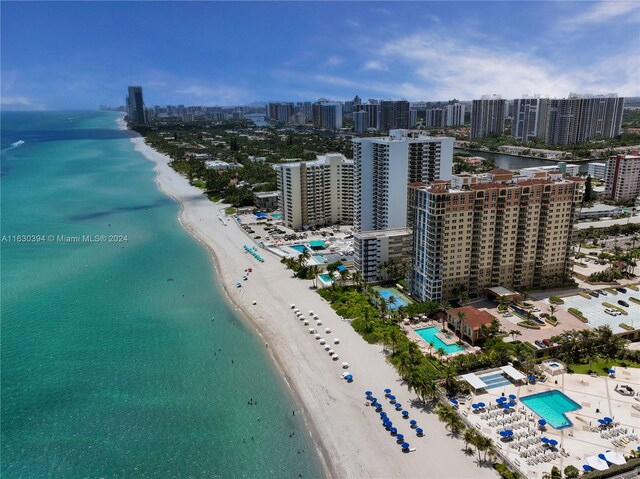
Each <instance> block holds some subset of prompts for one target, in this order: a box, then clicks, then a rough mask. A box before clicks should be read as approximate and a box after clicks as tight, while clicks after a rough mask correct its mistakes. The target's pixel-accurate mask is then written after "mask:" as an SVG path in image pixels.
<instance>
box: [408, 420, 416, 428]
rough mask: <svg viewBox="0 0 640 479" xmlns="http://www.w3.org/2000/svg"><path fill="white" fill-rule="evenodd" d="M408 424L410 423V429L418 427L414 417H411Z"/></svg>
mask: <svg viewBox="0 0 640 479" xmlns="http://www.w3.org/2000/svg"><path fill="white" fill-rule="evenodd" d="M409 424H410V425H411V428H412V429H415V428H416V427H418V421H416V420H415V419H412V420H411V421H409Z"/></svg>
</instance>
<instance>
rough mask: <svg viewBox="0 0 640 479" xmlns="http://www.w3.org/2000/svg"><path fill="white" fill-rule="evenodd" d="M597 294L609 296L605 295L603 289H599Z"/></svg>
mask: <svg viewBox="0 0 640 479" xmlns="http://www.w3.org/2000/svg"><path fill="white" fill-rule="evenodd" d="M598 293H599V294H601V295H602V296H609V293H607V292H606V291H605V290H603V289H599V290H598Z"/></svg>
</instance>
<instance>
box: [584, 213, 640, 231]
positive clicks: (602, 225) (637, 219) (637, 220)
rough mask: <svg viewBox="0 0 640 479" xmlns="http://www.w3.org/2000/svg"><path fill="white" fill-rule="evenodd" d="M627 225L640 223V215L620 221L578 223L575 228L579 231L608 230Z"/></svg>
mask: <svg viewBox="0 0 640 479" xmlns="http://www.w3.org/2000/svg"><path fill="white" fill-rule="evenodd" d="M627 223H640V215H636V216H632V217H630V218H620V219H619V220H606V221H588V222H586V223H576V225H575V227H576V228H577V229H579V230H584V229H588V228H590V227H592V226H593V227H594V228H606V227H607V226H613V225H626V224H627Z"/></svg>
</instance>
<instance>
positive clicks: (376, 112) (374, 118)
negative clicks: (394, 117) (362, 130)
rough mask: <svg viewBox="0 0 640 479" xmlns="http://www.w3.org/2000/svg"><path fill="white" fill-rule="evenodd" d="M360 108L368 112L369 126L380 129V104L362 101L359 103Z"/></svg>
mask: <svg viewBox="0 0 640 479" xmlns="http://www.w3.org/2000/svg"><path fill="white" fill-rule="evenodd" d="M360 109H361V110H364V111H366V112H367V113H368V114H369V126H368V128H373V129H375V130H379V129H380V126H379V125H380V105H378V104H377V103H364V104H363V105H360Z"/></svg>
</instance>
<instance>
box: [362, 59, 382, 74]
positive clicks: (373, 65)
mask: <svg viewBox="0 0 640 479" xmlns="http://www.w3.org/2000/svg"><path fill="white" fill-rule="evenodd" d="M362 68H363V70H365V71H368V70H378V71H387V70H388V69H389V68H388V67H387V66H386V65H385V64H384V63H382V62H379V61H377V60H369V61H368V62H366V63H365V64H364V67H362Z"/></svg>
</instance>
